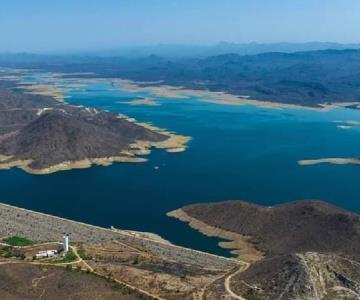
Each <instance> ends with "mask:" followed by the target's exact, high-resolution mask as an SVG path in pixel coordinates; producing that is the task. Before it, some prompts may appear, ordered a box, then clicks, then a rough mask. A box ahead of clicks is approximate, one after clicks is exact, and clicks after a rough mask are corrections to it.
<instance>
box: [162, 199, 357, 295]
mask: <svg viewBox="0 0 360 300" xmlns="http://www.w3.org/2000/svg"><path fill="white" fill-rule="evenodd" d="M169 215H170V216H173V217H176V218H178V219H180V220H182V221H185V222H188V223H189V224H190V226H191V227H193V228H195V229H198V230H200V231H201V232H203V233H205V234H208V235H213V236H218V237H220V238H224V239H232V240H233V241H232V242H230V243H220V244H221V245H225V246H228V247H229V248H235V249H237V250H238V251H237V253H238V254H240V255H239V258H240V259H242V260H247V261H248V264H247V267H245V268H240V269H238V270H237V271H234V272H233V273H232V274H231V275H229V276H228V277H224V278H221V279H219V280H218V281H216V282H214V284H213V285H211V286H210V287H209V289H208V290H207V293H206V296H207V297H208V298H209V299H219V298H220V297H222V296H223V295H226V294H229V293H231V294H232V295H233V296H234V297H235V296H236V298H238V299H248V300H249V299H257V300H270V299H309V300H310V299H323V300H330V299H359V298H360V268H359V267H360V256H359V254H358V253H359V249H360V216H358V215H356V214H353V213H350V212H347V211H345V210H342V209H340V208H337V207H335V206H333V205H330V204H328V203H326V202H322V201H296V202H290V203H285V204H280V205H275V206H272V207H264V206H260V205H256V204H251V203H247V202H243V201H226V202H220V203H209V204H206V203H205V204H194V205H189V206H185V207H183V208H182V209H180V210H176V211H173V212H171V213H169Z"/></svg>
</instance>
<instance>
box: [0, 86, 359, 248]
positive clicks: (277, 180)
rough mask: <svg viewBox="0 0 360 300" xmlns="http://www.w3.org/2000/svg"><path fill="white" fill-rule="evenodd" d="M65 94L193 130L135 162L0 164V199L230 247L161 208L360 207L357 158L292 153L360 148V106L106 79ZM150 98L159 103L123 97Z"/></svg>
mask: <svg viewBox="0 0 360 300" xmlns="http://www.w3.org/2000/svg"><path fill="white" fill-rule="evenodd" d="M67 96H68V97H69V98H68V99H67V102H69V103H72V104H81V105H85V106H91V107H97V108H101V109H106V110H111V111H118V112H121V113H124V114H126V115H128V116H130V117H133V118H135V119H136V120H138V121H142V122H143V121H145V122H152V123H153V124H154V125H156V126H158V127H162V128H166V129H169V130H170V131H175V132H176V133H179V134H184V135H189V136H191V137H192V140H191V142H190V143H189V148H188V149H187V151H185V152H183V153H167V152H165V151H163V150H154V151H153V152H152V154H151V155H149V156H148V157H147V158H148V161H147V162H146V163H141V164H132V163H119V164H114V165H112V166H109V167H100V166H94V167H92V168H89V169H84V170H72V171H66V172H59V173H55V174H52V175H46V176H35V175H30V174H27V173H25V172H23V171H21V170H18V169H12V170H9V171H6V170H2V171H0V191H1V193H0V195H1V196H0V197H1V201H2V202H5V203H8V204H12V205H16V206H20V207H24V208H28V209H32V210H37V211H41V212H46V213H50V214H53V215H57V216H61V217H65V218H69V219H74V220H78V221H83V222H87V223H91V224H95V225H100V226H105V227H109V226H115V227H118V228H121V229H129V230H139V231H148V232H154V233H157V234H160V235H161V236H162V237H164V238H165V239H168V240H170V241H171V242H173V243H175V244H178V245H183V246H187V247H192V248H195V249H199V250H204V251H207V252H212V253H217V254H221V255H229V253H228V251H227V250H225V249H221V248H219V247H218V246H217V242H218V240H217V239H215V238H208V237H205V236H203V235H201V234H200V233H198V232H196V231H194V230H192V229H190V228H189V227H188V226H187V225H186V224H183V223H181V222H179V221H177V220H175V219H172V218H169V217H167V216H166V213H167V212H168V211H171V210H173V209H176V208H179V207H182V206H184V205H186V204H190V203H197V202H213V201H222V200H234V199H241V200H246V201H251V202H255V203H259V204H264V205H273V204H276V203H282V202H287V201H292V200H299V199H321V200H325V201H328V202H331V203H333V204H335V205H337V206H340V207H343V208H346V209H349V210H352V211H355V212H360V201H359V200H360V185H359V175H360V166H353V165H343V166H338V165H315V166H299V165H298V164H297V161H298V160H301V159H313V158H325V157H357V156H360V127H357V126H354V127H352V128H349V129H343V128H339V127H338V126H339V124H341V123H339V121H350V120H351V121H360V112H359V111H356V110H352V109H340V108H339V109H334V110H332V111H330V112H318V111H311V110H307V109H264V108H260V107H255V106H240V105H238V106H237V105H219V104H212V103H206V102H203V101H199V99H197V98H190V99H171V98H158V97H156V96H153V95H150V94H144V93H130V92H127V91H124V90H121V89H115V88H114V87H112V85H111V83H110V81H109V82H108V83H106V82H105V83H93V84H89V85H88V86H87V87H86V88H85V89H74V90H71V89H69V90H68V91H67ZM139 97H152V98H154V99H155V100H157V101H158V102H159V104H161V105H159V106H132V105H129V104H128V103H126V102H128V101H130V100H132V99H136V98H139Z"/></svg>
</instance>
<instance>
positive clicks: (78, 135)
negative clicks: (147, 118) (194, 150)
mask: <svg viewBox="0 0 360 300" xmlns="http://www.w3.org/2000/svg"><path fill="white" fill-rule="evenodd" d="M7 84H8V85H10V86H11V87H12V88H14V87H16V85H15V84H14V83H13V85H11V83H10V82H8V83H7ZM4 85H5V83H3V86H4ZM187 141H188V138H187V137H183V136H177V135H174V134H171V133H168V132H166V131H164V130H161V129H158V128H155V127H152V126H149V125H147V124H139V123H136V122H135V121H134V120H132V119H130V118H128V117H126V116H124V115H120V114H117V113H112V112H105V111H101V110H97V109H92V108H84V107H80V106H72V105H67V104H64V103H59V102H57V101H56V100H55V99H54V98H52V97H48V96H41V95H29V94H26V93H25V92H23V91H21V90H20V91H19V90H18V91H14V90H12V89H10V88H9V87H1V86H0V169H1V168H3V169H6V168H11V167H20V168H22V169H24V170H25V171H27V172H30V173H35V174H48V173H52V172H56V171H60V170H67V169H72V168H85V167H89V166H91V165H92V164H99V165H109V164H111V163H112V162H114V161H119V162H121V161H124V162H141V161H144V159H143V158H141V157H137V155H143V154H148V153H149V149H150V148H151V147H157V148H165V149H174V148H176V149H183V147H184V144H185V143H186V142H187Z"/></svg>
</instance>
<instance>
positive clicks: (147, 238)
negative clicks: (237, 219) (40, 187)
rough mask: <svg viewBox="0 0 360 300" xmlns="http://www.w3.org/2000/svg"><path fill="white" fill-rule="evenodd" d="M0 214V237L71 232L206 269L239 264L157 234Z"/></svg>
mask: <svg viewBox="0 0 360 300" xmlns="http://www.w3.org/2000/svg"><path fill="white" fill-rule="evenodd" d="M0 215H1V216H2V218H1V219H0V224H1V225H2V226H0V236H14V235H18V236H24V237H27V238H29V239H32V240H36V241H49V240H58V239H59V237H61V236H63V234H64V232H68V233H71V240H72V241H76V242H98V241H100V242H102V241H103V240H104V239H109V240H112V239H113V240H117V241H120V242H122V243H124V244H126V245H130V246H132V247H140V248H142V249H144V250H145V251H149V252H150V253H153V254H155V255H159V256H160V257H163V258H164V259H168V260H171V261H178V262H180V263H194V262H195V263H196V264H197V265H200V266H202V267H206V268H214V269H218V268H224V269H231V268H233V267H235V266H238V264H239V261H237V260H235V259H232V258H227V257H223V256H219V255H216V254H212V253H208V252H204V251H199V250H195V249H191V248H187V247H183V246H179V245H175V244H172V243H169V242H168V241H166V240H164V239H163V238H162V237H161V238H158V235H157V234H156V233H155V234H154V235H153V234H152V233H147V232H136V231H132V230H124V229H116V228H107V227H101V226H98V225H92V224H89V223H85V222H80V221H75V220H72V219H66V218H63V217H60V216H55V215H50V214H47V213H43V212H38V211H34V210H30V209H26V208H22V207H17V206H13V205H10V204H5V203H2V202H0ZM10 220H12V221H13V222H12V223H11V222H10ZM9 224H11V226H10V225H9ZM39 224H42V225H41V226H39ZM133 233H138V235H134V234H133Z"/></svg>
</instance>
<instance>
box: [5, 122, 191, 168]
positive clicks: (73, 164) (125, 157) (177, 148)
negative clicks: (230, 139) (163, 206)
mask: <svg viewBox="0 0 360 300" xmlns="http://www.w3.org/2000/svg"><path fill="white" fill-rule="evenodd" d="M141 126H143V127H145V128H148V129H151V130H153V131H156V132H159V133H161V134H164V135H166V136H167V137H168V139H166V140H164V141H161V142H150V141H141V140H140V141H137V142H136V143H133V144H130V145H129V149H127V150H124V151H121V152H120V153H119V155H118V156H110V157H99V158H87V159H83V160H78V161H64V162H61V163H58V164H55V165H52V166H49V167H46V168H42V169H34V168H31V167H30V165H31V164H32V163H33V160H32V159H26V160H22V159H16V157H13V156H5V155H1V154H0V170H9V169H11V168H20V169H22V170H23V171H25V172H27V173H30V174H33V175H48V174H52V173H56V172H59V171H68V170H72V169H86V168H90V167H91V166H93V165H97V166H110V165H112V164H113V163H142V162H146V161H147V159H145V158H143V157H139V156H144V155H149V154H150V153H151V149H152V148H157V149H164V150H166V151H167V152H169V153H178V152H183V151H185V150H186V145H187V143H188V142H189V141H190V139H191V138H190V137H187V136H183V135H176V134H173V133H170V132H168V131H166V130H162V129H159V128H157V127H155V126H152V125H150V124H141Z"/></svg>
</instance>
